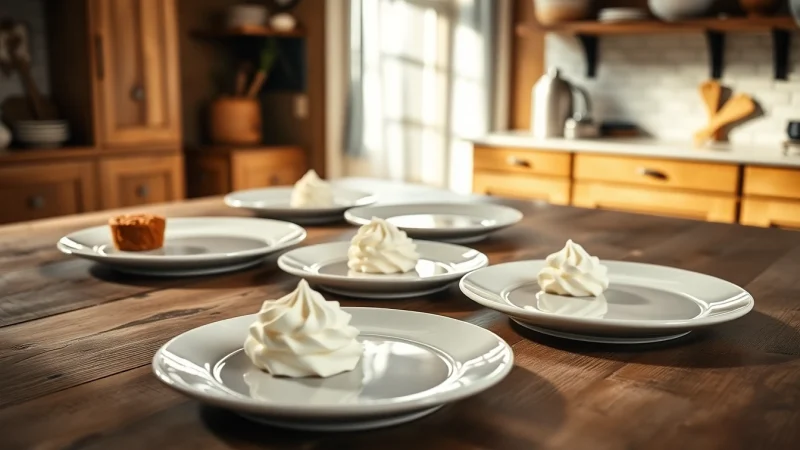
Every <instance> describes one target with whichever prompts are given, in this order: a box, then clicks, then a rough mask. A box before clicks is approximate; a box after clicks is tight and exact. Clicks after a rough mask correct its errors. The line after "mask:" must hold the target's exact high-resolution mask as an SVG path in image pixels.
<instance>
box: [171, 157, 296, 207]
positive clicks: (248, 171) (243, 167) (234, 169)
mask: <svg viewBox="0 0 800 450" xmlns="http://www.w3.org/2000/svg"><path fill="white" fill-rule="evenodd" d="M186 158H187V161H186V174H187V178H188V179H189V196H190V197H204V196H211V195H223V194H227V193H229V192H231V191H238V190H243V189H253V188H259V187H266V186H287V185H291V184H294V183H295V182H296V181H297V180H299V179H300V177H302V176H303V174H304V173H305V172H306V171H307V170H308V163H307V162H306V155H305V151H304V150H303V149H302V148H300V147H260V148H247V149H242V148H236V147H209V148H204V149H198V150H195V151H191V152H189V153H187V156H186Z"/></svg>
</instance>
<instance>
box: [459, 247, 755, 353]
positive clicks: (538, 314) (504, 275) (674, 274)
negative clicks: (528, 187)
mask: <svg viewBox="0 0 800 450" xmlns="http://www.w3.org/2000/svg"><path fill="white" fill-rule="evenodd" d="M601 263H602V264H604V265H606V266H608V272H609V278H610V285H609V288H608V290H606V291H605V292H604V293H603V295H602V296H600V297H597V298H594V297H566V296H560V295H550V294H545V293H543V292H542V291H541V290H540V289H539V285H538V284H537V282H536V276H537V274H538V273H539V270H541V268H542V267H543V266H544V264H545V262H544V261H541V260H538V261H519V262H512V263H506V264H498V265H496V266H491V267H487V268H485V269H481V270H477V271H475V272H472V273H470V274H469V275H467V276H465V277H464V278H463V279H462V280H461V283H460V285H459V286H460V287H461V291H462V292H464V294H465V295H466V296H467V297H469V298H471V299H472V300H474V301H476V302H478V303H480V304H481V305H483V306H486V307H488V308H492V309H495V310H497V311H500V312H503V313H505V314H508V315H509V316H511V318H513V319H514V320H515V321H517V322H518V323H520V324H521V325H523V326H525V327H528V328H531V329H533V330H536V331H539V332H541V333H545V334H550V335H554V336H557V337H563V338H567V339H574V340H581V341H587V342H601V343H614V344H640V343H651V342H660V341H666V340H670V339H675V338H678V337H681V336H683V335H685V334H688V333H689V332H690V331H691V330H693V329H697V328H702V327H707V326H711V325H715V324H718V323H722V322H727V321H730V320H733V319H736V318H739V317H741V316H743V315H745V314H747V313H748V312H749V311H750V310H751V309H752V308H753V297H751V296H750V294H749V293H747V291H745V290H744V289H742V288H740V287H739V286H736V285H735V284H733V283H730V282H727V281H725V280H721V279H719V278H715V277H712V276H709V275H704V274H701V273H696V272H690V271H687V270H681V269H676V268H672V267H664V266H655V265H651V264H640V263H632V262H620V261H601Z"/></svg>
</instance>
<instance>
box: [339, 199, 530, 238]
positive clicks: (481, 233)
mask: <svg viewBox="0 0 800 450" xmlns="http://www.w3.org/2000/svg"><path fill="white" fill-rule="evenodd" d="M373 217H378V218H381V219H385V220H386V221H388V222H391V223H392V224H394V225H395V226H397V227H398V228H400V229H401V230H403V231H405V232H406V233H407V234H408V235H409V236H410V237H412V238H414V239H428V240H433V241H447V242H458V243H466V242H475V241H479V240H481V239H483V238H485V237H486V236H487V235H489V233H492V232H494V231H497V230H500V229H502V228H505V227H509V226H511V225H514V224H515V223H517V222H519V221H520V220H521V219H522V213H521V212H519V211H517V210H516V209H514V208H509V207H507V206H501V205H492V204H489V203H422V204H406V205H386V206H362V207H360V208H353V209H350V210H348V211H347V212H345V214H344V218H345V219H346V220H347V221H348V222H350V223H352V224H354V225H364V224H366V223H369V221H370V220H371V219H372V218H373Z"/></svg>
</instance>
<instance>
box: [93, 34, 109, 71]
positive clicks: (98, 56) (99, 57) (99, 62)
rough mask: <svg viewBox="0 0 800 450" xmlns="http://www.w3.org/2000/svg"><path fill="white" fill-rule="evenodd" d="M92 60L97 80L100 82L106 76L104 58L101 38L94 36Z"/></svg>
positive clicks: (97, 35)
mask: <svg viewBox="0 0 800 450" xmlns="http://www.w3.org/2000/svg"><path fill="white" fill-rule="evenodd" d="M94 60H95V65H96V67H95V70H96V71H97V79H98V80H102V79H103V77H104V76H105V74H106V67H105V66H106V64H105V57H104V56H103V36H100V35H99V34H96V35H95V36H94Z"/></svg>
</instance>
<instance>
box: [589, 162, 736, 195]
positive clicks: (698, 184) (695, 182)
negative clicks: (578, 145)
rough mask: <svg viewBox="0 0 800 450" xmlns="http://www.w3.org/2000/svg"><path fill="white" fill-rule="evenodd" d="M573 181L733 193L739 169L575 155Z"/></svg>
mask: <svg viewBox="0 0 800 450" xmlns="http://www.w3.org/2000/svg"><path fill="white" fill-rule="evenodd" d="M574 177H575V179H576V180H587V181H609V182H614V183H627V184H636V185H641V186H653V187H672V188H679V189H695V190H700V191H709V192H720V193H726V194H735V193H736V191H737V188H738V186H739V166H736V165H731V164H711V163H700V162H686V161H674V160H667V159H655V158H631V157H627V156H607V155H588V154H577V155H575V172H574Z"/></svg>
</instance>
